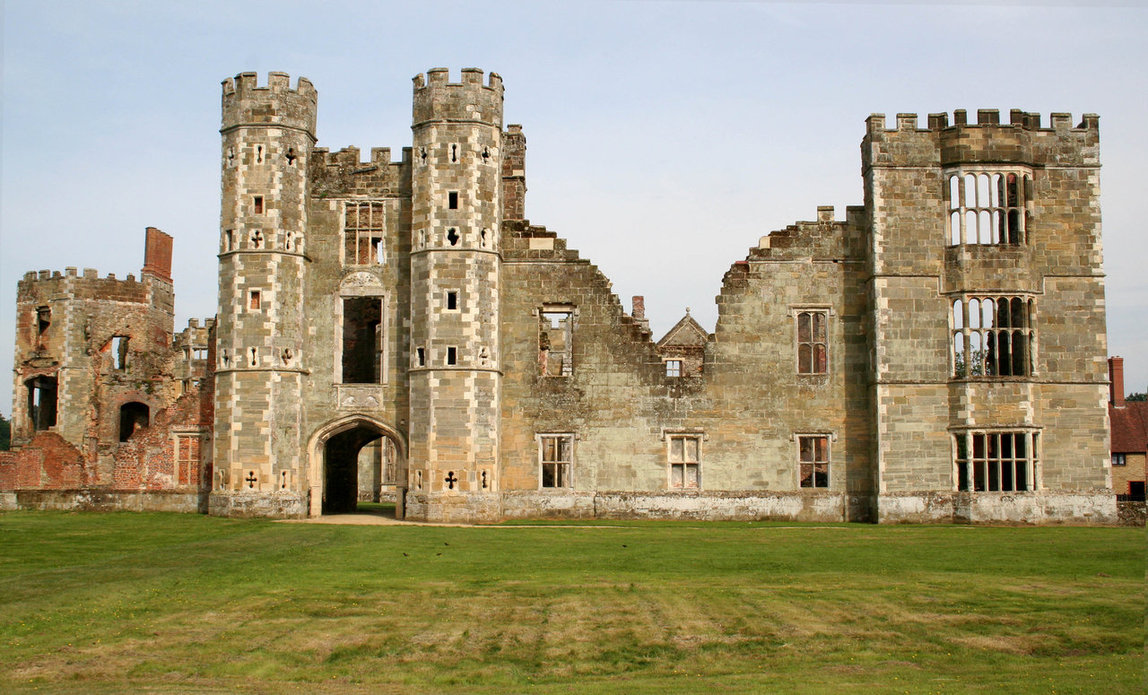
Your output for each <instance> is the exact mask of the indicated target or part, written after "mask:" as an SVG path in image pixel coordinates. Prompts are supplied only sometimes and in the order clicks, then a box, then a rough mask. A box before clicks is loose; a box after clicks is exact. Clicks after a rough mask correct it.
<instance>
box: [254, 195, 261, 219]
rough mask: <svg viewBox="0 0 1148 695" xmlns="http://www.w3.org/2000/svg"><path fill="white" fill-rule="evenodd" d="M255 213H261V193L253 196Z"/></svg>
mask: <svg viewBox="0 0 1148 695" xmlns="http://www.w3.org/2000/svg"><path fill="white" fill-rule="evenodd" d="M255 214H256V215H262V214H263V196H261V195H257V196H255Z"/></svg>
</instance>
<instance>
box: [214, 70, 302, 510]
mask: <svg viewBox="0 0 1148 695" xmlns="http://www.w3.org/2000/svg"><path fill="white" fill-rule="evenodd" d="M316 97H317V95H316V92H315V89H314V87H312V86H311V83H310V82H309V81H308V80H307V79H306V78H299V80H298V83H297V85H296V88H295V89H291V88H290V82H289V78H288V76H287V75H285V74H283V73H278V72H272V73H270V74H269V75H268V82H267V86H264V87H260V86H259V85H258V82H257V78H256V75H255V73H250V72H245V73H242V74H240V75H237V76H236V77H235V79H234V80H231V79H227V80H224V81H223V127H222V128H221V129H220V133H221V135H222V140H223V148H222V160H221V166H222V172H223V175H222V203H221V206H222V209H221V212H220V247H219V314H218V321H217V324H216V340H217V349H216V361H217V365H216V377H215V379H216V386H215V432H216V437H215V452H214V465H215V473H214V481H213V485H212V498H211V504H210V508H211V511H212V513H216V514H225V515H246V514H259V515H263V516H305V515H306V514H307V509H308V505H307V499H306V495H307V492H306V491H307V489H308V486H307V481H306V480H305V479H304V477H305V475H304V471H305V467H304V449H305V442H304V440H303V433H302V429H303V428H302V424H303V423H302V419H303V418H302V415H303V407H302V402H303V393H302V387H303V384H302V381H303V378H304V374H305V371H304V364H305V359H306V352H305V344H304V342H305V341H304V317H303V283H304V275H305V273H306V265H307V257H306V255H305V253H306V243H307V196H308V181H307V164H308V160H309V157H310V153H311V149H312V147H313V146H314V144H315V135H314V133H315V107H316Z"/></svg>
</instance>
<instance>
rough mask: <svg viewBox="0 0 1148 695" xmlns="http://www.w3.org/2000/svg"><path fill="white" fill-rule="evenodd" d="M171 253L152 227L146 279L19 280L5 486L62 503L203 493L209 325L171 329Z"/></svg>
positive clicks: (41, 502) (70, 275)
mask: <svg viewBox="0 0 1148 695" xmlns="http://www.w3.org/2000/svg"><path fill="white" fill-rule="evenodd" d="M171 259H172V239H171V237H169V236H168V235H166V234H164V233H163V232H160V231H159V230H157V229H155V228H150V227H149V228H148V229H147V231H146V234H145V252H144V265H143V270H142V272H141V277H140V279H139V280H136V278H135V277H134V276H132V275H129V276H128V277H127V278H126V279H124V280H118V279H116V278H115V276H113V275H109V276H107V277H105V278H101V277H99V276H98V275H97V273H96V271H94V270H85V271H84V272H83V274H82V275H81V274H79V273H77V271H76V269H75V268H68V269H67V270H66V271H65V272H64V273H63V274H61V273H59V272H56V273H49V272H48V271H41V272H40V273H38V274H37V273H29V274H28V275H26V276H25V277H24V279H23V280H22V281H21V282H20V284H19V288H18V307H17V310H18V314H19V316H20V325H19V327H18V332H17V358H16V383H17V396H23V398H19V397H18V398H17V399H16V403H17V413H19V415H18V416H17V417H16V418H15V420H16V423H17V427H16V432H14V434H15V435H16V436H14V438H13V443H14V445H15V450H14V451H12V452H8V453H7V454H5V456H4V458H3V460H2V462H0V465H2V467H3V468H4V469H5V471H6V472H5V473H2V474H0V488H3V489H9V490H16V491H17V492H18V493H19V494H25V495H31V496H30V497H28V500H31V501H30V502H29V504H32V505H34V506H48V507H61V508H72V507H73V506H75V505H77V504H80V505H81V506H82V504H81V502H77V501H76V499H79V498H74V495H72V493H73V492H74V493H75V495H79V496H80V497H83V496H84V495H86V494H88V493H89V492H93V491H100V493H101V494H105V493H106V494H111V495H112V496H113V498H114V496H115V494H119V492H122V491H127V490H147V491H157V492H158V491H178V490H183V491H185V492H186V493H188V494H191V495H193V496H194V495H196V494H197V493H198V492H199V490H200V487H201V480H202V479H201V477H200V472H201V471H202V470H203V467H204V466H205V465H207V466H209V465H210V461H211V457H210V455H209V454H205V453H203V452H202V451H201V450H200V447H199V446H198V443H199V442H200V441H201V440H204V439H206V440H208V441H209V440H210V414H211V406H210V394H211V388H212V370H211V368H210V366H209V365H208V363H207V362H208V360H209V354H210V350H211V345H212V342H213V338H212V336H211V328H210V324H208V326H207V327H202V328H201V327H200V326H199V325H198V322H193V323H192V325H191V326H190V327H189V328H188V329H187V330H186V331H184V332H182V333H181V334H179V335H177V336H173V334H172V314H173V304H174V294H173V291H172V285H171V278H170V274H171ZM43 379H49V380H55V382H56V383H57V384H58V387H57V389H56V399H55V400H56V411H57V417H56V419H55V422H54V423H51V424H49V422H47V421H46V420H44V419H42V418H40V419H37V418H36V417H34V416H35V413H34V412H33V411H34V410H35V406H34V405H33V404H32V402H31V401H30V400H29V398H28V397H27V395H28V394H27V386H28V384H29V382H30V381H33V380H43ZM41 395H44V394H41ZM42 407H43V406H42ZM192 440H194V441H192ZM181 445H182V446H183V448H182V450H181V449H180V446H181ZM181 452H182V453H181ZM181 472H182V474H181ZM38 491H39V492H48V491H51V492H53V493H56V492H58V493H60V494H59V495H56V496H55V497H52V496H48V497H43V496H41V497H37V496H36V494H33V493H37V492H38ZM109 499H110V498H109ZM195 506H196V505H195V504H192V506H191V508H192V509H194V508H195Z"/></svg>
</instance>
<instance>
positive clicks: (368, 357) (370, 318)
mask: <svg viewBox="0 0 1148 695" xmlns="http://www.w3.org/2000/svg"><path fill="white" fill-rule="evenodd" d="M382 345H383V342H382V300H380V299H379V298H378V297H348V298H346V299H344V300H343V383H344V384H377V383H379V381H380V379H381V376H382V359H381V352H382Z"/></svg>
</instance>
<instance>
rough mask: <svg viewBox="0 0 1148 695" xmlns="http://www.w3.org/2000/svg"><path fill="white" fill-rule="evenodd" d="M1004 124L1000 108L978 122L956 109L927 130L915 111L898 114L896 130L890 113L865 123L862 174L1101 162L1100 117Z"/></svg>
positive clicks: (1013, 116) (984, 112) (1022, 116)
mask: <svg viewBox="0 0 1148 695" xmlns="http://www.w3.org/2000/svg"><path fill="white" fill-rule="evenodd" d="M1008 120H1009V122H1008V123H1001V114H1000V111H998V110H997V109H978V110H977V111H976V123H971V122H970V118H969V113H968V112H967V111H965V110H964V109H957V110H956V111H954V112H953V114H952V122H951V123H950V121H949V114H947V113H931V114H929V116H928V118H927V121H926V123H925V126H924V127H921V124H920V123H919V122H918V118H917V114H915V113H899V114H897V117H896V124H895V126H894V127H890V128H887V127H886V119H885V114H882V113H875V114H871V115H870V116H869V117H868V118H867V119H865V139H864V140H863V141H862V144H861V152H862V170H865V169H867V168H868V167H870V166H875V165H876V166H880V165H896V166H953V165H958V164H974V163H1012V164H1025V165H1030V166H1043V165H1046V164H1055V165H1057V166H1065V165H1069V166H1071V165H1076V166H1097V165H1099V163H1100V149H1099V145H1100V133H1099V131H1100V117H1099V116H1097V115H1096V114H1092V113H1086V114H1084V115H1083V116H1081V119H1080V122H1079V125H1077V126H1075V127H1073V125H1072V115H1071V114H1068V113H1059V112H1058V113H1052V114H1050V115H1049V119H1048V126H1047V127H1045V126H1042V124H1041V116H1040V114H1038V113H1032V112H1028V111H1024V110H1021V109H1012V110H1010V111H1009V118H1008Z"/></svg>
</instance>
